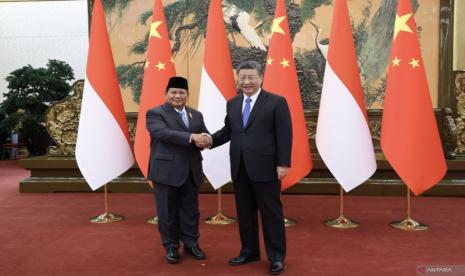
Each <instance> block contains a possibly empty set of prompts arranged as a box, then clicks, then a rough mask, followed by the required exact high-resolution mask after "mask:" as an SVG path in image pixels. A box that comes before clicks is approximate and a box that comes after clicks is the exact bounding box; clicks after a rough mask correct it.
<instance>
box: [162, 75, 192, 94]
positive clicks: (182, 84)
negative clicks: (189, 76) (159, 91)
mask: <svg viewBox="0 0 465 276" xmlns="http://www.w3.org/2000/svg"><path fill="white" fill-rule="evenodd" d="M170 88H182V89H186V90H189V87H188V84H187V80H186V79H185V78H183V77H171V78H170V80H169V81H168V85H167V86H166V91H168V89H170Z"/></svg>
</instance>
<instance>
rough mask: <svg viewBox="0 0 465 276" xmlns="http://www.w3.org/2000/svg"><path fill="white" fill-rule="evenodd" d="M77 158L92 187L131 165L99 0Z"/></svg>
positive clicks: (93, 17)
mask: <svg viewBox="0 0 465 276" xmlns="http://www.w3.org/2000/svg"><path fill="white" fill-rule="evenodd" d="M76 161H77V164H78V166H79V170H80V171H81V173H82V175H83V176H84V178H85V180H86V181H87V183H88V184H89V186H90V187H91V188H92V190H96V189H98V188H99V187H101V186H103V185H104V184H106V183H108V182H110V181H111V180H112V179H114V178H115V177H118V176H119V175H121V174H122V173H124V172H125V171H127V170H128V169H129V168H130V167H131V166H132V165H133V164H134V157H133V155H132V150H131V146H130V140H129V131H128V125H127V122H126V114H125V112H124V106H123V101H122V99H121V92H120V89H119V85H118V78H117V76H116V70H115V64H114V62H113V56H112V53H111V46H110V39H109V37H108V31H107V26H106V23H105V14H104V11H103V7H102V3H101V1H100V0H97V1H95V3H94V9H93V16H92V28H91V33H90V40H89V52H88V56H87V69H86V79H85V83H84V92H83V96H82V105H81V115H80V118H79V128H78V134H77V142H76Z"/></svg>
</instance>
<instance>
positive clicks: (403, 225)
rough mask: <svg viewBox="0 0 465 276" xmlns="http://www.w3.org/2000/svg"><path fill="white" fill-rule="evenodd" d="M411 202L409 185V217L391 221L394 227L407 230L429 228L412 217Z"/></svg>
mask: <svg viewBox="0 0 465 276" xmlns="http://www.w3.org/2000/svg"><path fill="white" fill-rule="evenodd" d="M410 207H411V204H410V188H409V187H408V186H407V218H406V219H403V220H399V221H393V222H391V223H389V225H391V226H392V227H394V228H397V229H401V230H406V231H424V230H428V229H429V226H428V225H426V224H423V223H421V222H418V221H416V220H414V219H412V217H411V208H410Z"/></svg>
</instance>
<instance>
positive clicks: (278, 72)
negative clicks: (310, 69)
mask: <svg viewBox="0 0 465 276" xmlns="http://www.w3.org/2000/svg"><path fill="white" fill-rule="evenodd" d="M263 89H265V90H268V91H270V92H273V93H276V94H279V95H281V96H283V97H284V98H286V101H287V103H288V105H289V110H290V113H291V119H292V155H291V168H290V170H289V173H288V175H287V176H286V177H284V178H283V179H282V181H281V190H282V191H284V190H285V189H287V188H289V187H290V186H292V185H294V184H296V183H297V182H299V181H300V180H301V179H302V178H304V177H305V176H307V174H308V173H309V172H310V170H311V169H312V167H313V164H312V159H311V156H310V145H309V143H308V136H307V124H306V122H305V116H304V109H303V105H302V98H301V96H300V90H299V81H298V80H297V72H296V69H295V62H294V52H293V50H292V42H291V36H290V33H289V23H288V19H287V13H286V6H285V3H284V0H278V2H277V3H276V11H275V16H274V19H273V26H272V29H271V40H270V44H269V48H268V58H267V62H266V70H265V77H264V80H263Z"/></svg>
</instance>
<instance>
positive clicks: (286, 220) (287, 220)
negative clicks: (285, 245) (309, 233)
mask: <svg viewBox="0 0 465 276" xmlns="http://www.w3.org/2000/svg"><path fill="white" fill-rule="evenodd" d="M296 224H297V221H296V220H294V219H291V218H286V217H285V218H284V226H286V227H291V226H294V225H296Z"/></svg>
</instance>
